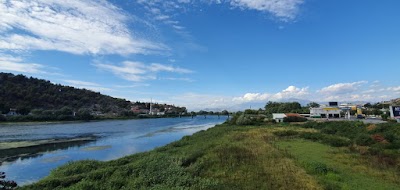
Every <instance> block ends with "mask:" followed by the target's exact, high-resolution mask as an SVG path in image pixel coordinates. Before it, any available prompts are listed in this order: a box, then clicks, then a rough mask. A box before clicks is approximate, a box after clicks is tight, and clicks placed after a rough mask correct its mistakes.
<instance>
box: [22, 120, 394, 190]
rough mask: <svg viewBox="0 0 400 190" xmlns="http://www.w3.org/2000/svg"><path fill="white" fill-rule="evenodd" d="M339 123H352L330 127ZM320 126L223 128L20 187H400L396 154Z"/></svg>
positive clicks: (83, 164) (65, 169) (70, 167)
mask: <svg viewBox="0 0 400 190" xmlns="http://www.w3.org/2000/svg"><path fill="white" fill-rule="evenodd" d="M337 124H339V125H347V124H346V123H338V122H335V123H333V124H329V123H327V124H326V125H327V127H328V128H331V127H332V126H336V125H337ZM353 124H354V125H360V126H359V127H361V125H362V124H359V123H350V124H349V125H353ZM319 125H320V124H314V123H311V124H308V125H301V126H300V125H286V126H283V125H264V126H230V125H227V124H222V125H217V126H216V127H213V128H210V129H208V130H206V131H200V132H197V133H195V134H193V135H192V136H185V137H183V138H182V139H181V140H179V141H176V142H173V143H170V144H168V145H166V146H163V147H159V148H157V149H155V150H152V151H149V152H144V153H138V154H134V155H131V156H127V157H123V158H120V159H117V160H113V161H108V162H100V161H90V160H87V161H80V162H74V163H69V164H67V165H64V166H62V167H59V168H57V169H56V170H53V171H52V172H51V174H50V175H49V176H48V177H46V178H44V179H42V180H41V181H39V182H37V183H35V184H32V185H28V186H23V187H22V189H55V188H72V189H123V188H126V189H151V188H153V189H173V188H175V189H176V188H190V189H343V188H345V189H399V188H400V184H399V181H400V178H399V173H398V168H396V167H394V166H393V165H391V164H398V163H399V162H398V161H399V160H398V154H396V157H395V159H397V161H396V160H394V162H386V161H387V160H386V161H382V160H375V159H374V158H376V157H374V155H372V154H371V155H370V154H367V153H366V151H365V150H364V152H362V151H361V150H358V149H357V150H354V147H357V148H360V149H361V148H362V147H365V145H364V146H358V145H356V143H355V141H354V144H353V145H351V146H350V144H351V143H352V142H353V140H352V139H349V138H347V137H344V136H340V134H339V133H338V134H335V135H332V133H330V136H324V134H325V133H324V131H323V130H321V129H320V128H319V127H321V126H319ZM322 125H325V124H322ZM362 127H365V130H367V128H368V127H369V128H372V127H370V126H362ZM379 127H380V126H375V129H377V128H378V129H379ZM352 129H354V128H352ZM358 129H360V128H358ZM371 130H373V129H371ZM372 132H373V131H372ZM372 132H371V133H372ZM360 133H361V132H360ZM362 133H363V132H362ZM311 134H314V135H311ZM319 136H324V137H326V138H324V139H328V140H324V139H320V140H318V137H319ZM310 137H311V138H310ZM328 137H329V138H328ZM396 138H397V137H396ZM335 139H336V140H335ZM337 140H338V141H340V140H341V141H342V144H337V143H335V142H337ZM377 144H379V143H377ZM389 144H390V143H389ZM370 146H371V147H372V146H374V145H370ZM352 147H353V148H352ZM392 161H393V160H392ZM377 162H380V163H379V164H378V163H377Z"/></svg>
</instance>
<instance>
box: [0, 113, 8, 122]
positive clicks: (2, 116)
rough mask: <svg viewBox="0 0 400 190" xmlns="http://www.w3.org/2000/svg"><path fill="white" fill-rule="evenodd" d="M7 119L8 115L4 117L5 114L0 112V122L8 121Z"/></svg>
mask: <svg viewBox="0 0 400 190" xmlns="http://www.w3.org/2000/svg"><path fill="white" fill-rule="evenodd" d="M6 120H7V119H6V117H4V115H2V114H0V122H1V121H6Z"/></svg>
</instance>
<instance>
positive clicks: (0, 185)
mask: <svg viewBox="0 0 400 190" xmlns="http://www.w3.org/2000/svg"><path fill="white" fill-rule="evenodd" d="M5 178H6V174H5V173H4V172H0V190H9V189H15V188H16V187H17V183H16V182H15V181H8V180H6V179H5Z"/></svg>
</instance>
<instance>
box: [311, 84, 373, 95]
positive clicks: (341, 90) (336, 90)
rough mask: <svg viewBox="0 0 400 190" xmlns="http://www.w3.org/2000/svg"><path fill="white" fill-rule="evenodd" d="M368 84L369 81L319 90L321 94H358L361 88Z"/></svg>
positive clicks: (331, 86) (336, 85)
mask: <svg viewBox="0 0 400 190" xmlns="http://www.w3.org/2000/svg"><path fill="white" fill-rule="evenodd" d="M366 83H368V82H367V81H358V82H352V83H337V84H333V85H330V86H327V87H324V88H322V89H321V90H319V91H318V92H319V93H322V94H347V93H352V92H356V91H358V90H359V87H360V86H361V85H363V84H366Z"/></svg>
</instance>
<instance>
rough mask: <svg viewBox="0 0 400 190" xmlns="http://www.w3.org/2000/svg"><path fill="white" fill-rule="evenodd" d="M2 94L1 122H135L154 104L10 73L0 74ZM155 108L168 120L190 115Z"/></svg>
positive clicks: (174, 108) (180, 109) (181, 109)
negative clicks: (105, 120)
mask: <svg viewBox="0 0 400 190" xmlns="http://www.w3.org/2000/svg"><path fill="white" fill-rule="evenodd" d="M0 94H1V96H0V122H2V121H8V122H14V121H67V120H91V119H100V118H115V117H118V118H121V117H130V118H132V117H139V115H140V114H142V113H146V112H145V111H143V110H149V108H150V103H143V102H135V103H132V102H130V101H127V100H125V99H119V98H113V97H110V96H106V95H102V94H100V93H99V92H93V91H91V90H86V89H77V88H74V87H69V86H63V85H60V84H53V83H51V82H50V81H46V80H41V79H36V78H32V77H30V78H27V77H25V76H23V75H14V74H10V73H0ZM152 107H153V109H154V110H158V111H160V112H163V113H165V115H166V116H170V115H177V114H180V113H186V112H187V110H186V108H185V107H177V106H173V105H167V104H157V103H155V104H153V105H152ZM133 108H135V109H136V110H133ZM2 114H5V115H2ZM12 115H14V116H12Z"/></svg>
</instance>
